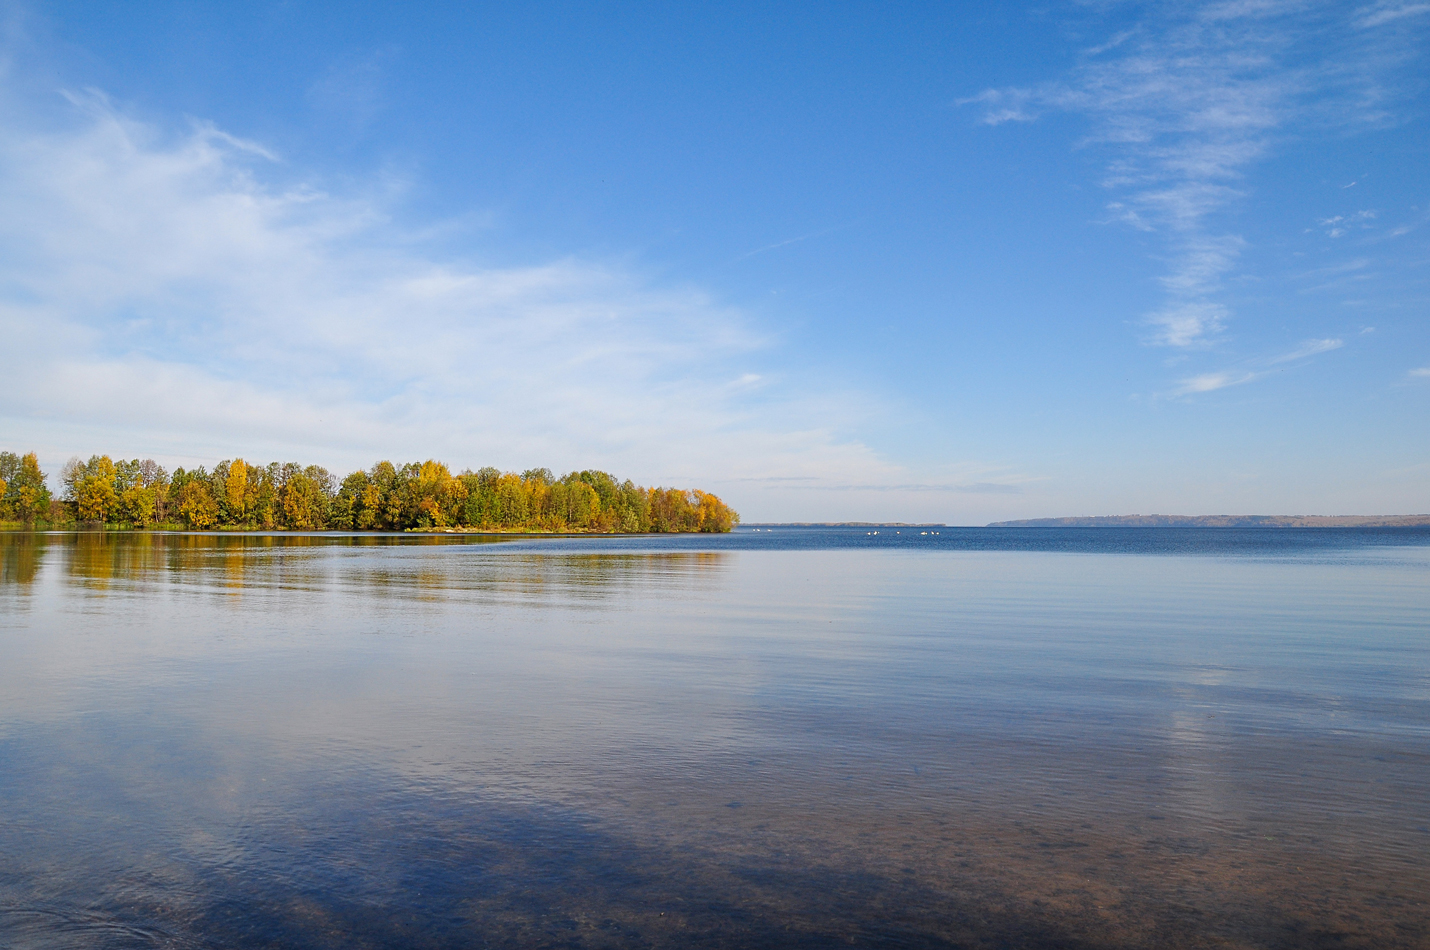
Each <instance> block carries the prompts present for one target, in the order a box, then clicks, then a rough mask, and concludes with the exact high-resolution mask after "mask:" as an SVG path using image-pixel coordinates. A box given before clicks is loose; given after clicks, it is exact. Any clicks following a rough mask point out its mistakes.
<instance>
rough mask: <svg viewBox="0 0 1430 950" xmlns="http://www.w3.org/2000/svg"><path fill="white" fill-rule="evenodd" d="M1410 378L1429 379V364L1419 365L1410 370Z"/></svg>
mask: <svg viewBox="0 0 1430 950" xmlns="http://www.w3.org/2000/svg"><path fill="white" fill-rule="evenodd" d="M1410 377H1411V378H1412V379H1430V366H1421V367H1419V368H1418V369H1412V370H1411V371H1410Z"/></svg>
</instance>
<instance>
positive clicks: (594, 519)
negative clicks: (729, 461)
mask: <svg viewBox="0 0 1430 950" xmlns="http://www.w3.org/2000/svg"><path fill="white" fill-rule="evenodd" d="M60 483H61V486H62V487H61V491H60V494H59V496H58V497H55V496H54V495H53V494H52V493H51V492H50V490H49V488H48V487H47V479H46V476H45V473H44V472H42V471H41V470H40V465H39V462H38V460H37V458H36V456H35V454H34V453H33V452H32V453H30V454H28V455H24V456H20V455H17V454H15V453H13V452H0V521H6V522H11V523H21V524H25V525H29V526H40V527H44V526H48V527H64V526H70V525H83V524H92V525H108V526H111V527H121V528H170V529H172V528H179V529H188V530H210V529H232V530H252V531H260V530H290V531H321V530H340V531H367V530H372V531H408V530H467V531H491V532H543V533H548V532H549V533H627V532H628V533H637V532H726V531H729V530H730V528H731V527H732V526H733V525H735V524H738V523H739V520H740V516H739V515H738V514H737V513H736V512H735V511H733V510H732V509H731V508H730V507H729V506H727V505H726V504H725V503H724V502H722V501H721V500H720V499H719V498H718V497H717V496H715V495H713V494H711V493H709V492H705V491H701V490H699V489H683V488H645V487H642V486H639V485H636V484H635V483H633V482H632V481H630V480H629V479H627V480H625V481H619V480H617V479H616V477H615V476H613V475H611V474H609V473H607V472H601V471H581V472H571V473H569V474H567V475H564V476H562V477H560V478H557V477H556V476H555V475H553V474H552V473H551V470H550V469H545V468H537V469H529V470H527V471H525V472H522V473H520V474H517V473H515V472H502V471H499V470H498V469H495V468H482V469H478V470H477V471H475V472H474V471H471V470H467V471H463V472H460V473H458V474H456V475H453V474H452V473H451V471H450V470H449V469H448V468H447V466H446V465H444V464H442V463H441V462H436V461H430V460H429V461H426V462H409V463H408V464H406V465H402V466H400V467H399V466H396V465H393V464H392V463H391V462H378V463H377V464H376V465H374V466H372V468H370V469H368V470H367V471H357V472H353V473H352V474H351V475H348V476H347V477H346V478H344V479H342V480H341V481H339V480H338V479H337V477H336V476H334V475H333V474H332V473H330V472H329V471H328V470H327V469H325V468H323V467H321V466H318V465H308V466H302V465H298V464H296V463H293V462H286V463H278V462H273V463H271V464H268V465H253V464H250V463H248V462H246V461H244V460H243V459H232V460H229V461H223V462H220V463H218V464H217V465H215V466H214V467H213V470H212V471H209V470H207V469H205V468H204V467H202V466H200V467H198V468H194V469H188V470H186V469H184V468H176V469H174V471H173V472H168V471H165V469H164V467H163V466H161V465H159V464H158V463H157V462H155V461H154V460H153V459H142V460H141V459H132V460H129V461H125V460H123V459H121V460H119V461H117V462H116V461H114V460H113V459H111V458H110V457H109V456H107V455H94V456H91V457H90V459H89V461H87V462H86V461H81V460H79V459H78V458H74V459H70V461H68V462H66V463H65V465H64V468H63V469H62V470H61V472H60Z"/></svg>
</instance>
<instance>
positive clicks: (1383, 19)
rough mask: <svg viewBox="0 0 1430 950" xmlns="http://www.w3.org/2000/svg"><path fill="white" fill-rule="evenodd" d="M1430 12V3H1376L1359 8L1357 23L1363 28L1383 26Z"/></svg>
mask: <svg viewBox="0 0 1430 950" xmlns="http://www.w3.org/2000/svg"><path fill="white" fill-rule="evenodd" d="M1426 13H1430V3H1396V2H1392V3H1377V4H1375V5H1374V6H1371V7H1366V8H1363V9H1362V10H1361V16H1360V20H1359V25H1360V26H1361V27H1362V28H1364V29H1372V28H1374V27H1377V26H1384V25H1385V24H1387V23H1391V22H1393V21H1395V20H1401V19H1404V18H1405V17H1409V16H1420V15H1423V14H1426Z"/></svg>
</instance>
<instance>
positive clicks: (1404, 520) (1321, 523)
mask: <svg viewBox="0 0 1430 950" xmlns="http://www.w3.org/2000/svg"><path fill="white" fill-rule="evenodd" d="M1419 526H1430V515H1099V516H1097V517H1094V518H1030V519H1028V520H1027V521H996V522H994V523H993V524H990V525H989V526H988V527H990V528H1404V527H1419Z"/></svg>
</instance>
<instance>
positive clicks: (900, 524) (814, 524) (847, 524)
mask: <svg viewBox="0 0 1430 950" xmlns="http://www.w3.org/2000/svg"><path fill="white" fill-rule="evenodd" d="M740 527H742V528H947V527H948V525H946V524H943V523H937V524H935V523H932V522H923V521H920V522H917V523H913V522H908V521H748V522H745V523H743V524H741V525H740Z"/></svg>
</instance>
